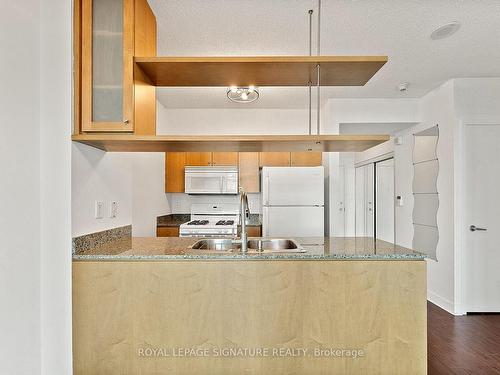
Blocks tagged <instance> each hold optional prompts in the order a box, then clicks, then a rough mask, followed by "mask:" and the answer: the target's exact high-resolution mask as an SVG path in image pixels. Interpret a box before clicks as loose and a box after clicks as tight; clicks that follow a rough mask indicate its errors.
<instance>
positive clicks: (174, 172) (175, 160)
mask: <svg viewBox="0 0 500 375" xmlns="http://www.w3.org/2000/svg"><path fill="white" fill-rule="evenodd" d="M185 166H186V153H185V152H167V153H165V192H166V193H183V192H184V167H185Z"/></svg>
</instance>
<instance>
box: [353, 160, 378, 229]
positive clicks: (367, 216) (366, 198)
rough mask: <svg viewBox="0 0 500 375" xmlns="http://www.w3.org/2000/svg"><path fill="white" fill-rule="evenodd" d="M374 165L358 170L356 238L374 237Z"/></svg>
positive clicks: (358, 168)
mask: <svg viewBox="0 0 500 375" xmlns="http://www.w3.org/2000/svg"><path fill="white" fill-rule="evenodd" d="M373 168H374V166H373V163H371V164H367V165H364V166H362V167H357V168H356V236H357V237H373V234H374V224H375V223H374V209H375V204H374V192H375V181H374V171H373Z"/></svg>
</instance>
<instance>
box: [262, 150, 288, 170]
mask: <svg viewBox="0 0 500 375" xmlns="http://www.w3.org/2000/svg"><path fill="white" fill-rule="evenodd" d="M259 165H260V166H261V167H289V166H290V153H289V152H261V153H260V154H259Z"/></svg>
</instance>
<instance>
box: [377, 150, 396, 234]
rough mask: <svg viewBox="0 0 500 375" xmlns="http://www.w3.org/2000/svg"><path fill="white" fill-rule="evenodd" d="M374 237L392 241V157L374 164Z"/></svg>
mask: <svg viewBox="0 0 500 375" xmlns="http://www.w3.org/2000/svg"><path fill="white" fill-rule="evenodd" d="M375 174H376V178H375V179H376V185H375V192H376V206H375V220H376V225H375V228H376V237H377V239H379V240H384V241H387V242H391V243H394V159H389V160H384V161H381V162H377V163H376V164H375Z"/></svg>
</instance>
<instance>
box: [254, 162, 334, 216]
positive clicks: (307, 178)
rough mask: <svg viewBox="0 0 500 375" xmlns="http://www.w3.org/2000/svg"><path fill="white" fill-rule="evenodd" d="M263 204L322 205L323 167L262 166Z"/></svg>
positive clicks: (323, 187)
mask: <svg viewBox="0 0 500 375" xmlns="http://www.w3.org/2000/svg"><path fill="white" fill-rule="evenodd" d="M262 185H263V186H262V194H263V202H262V204H263V205H264V206H314V205H319V206H322V205H323V204H324V201H325V197H324V189H325V181H324V168H323V167H284V168H281V167H264V168H262Z"/></svg>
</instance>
